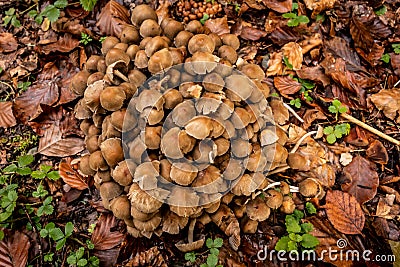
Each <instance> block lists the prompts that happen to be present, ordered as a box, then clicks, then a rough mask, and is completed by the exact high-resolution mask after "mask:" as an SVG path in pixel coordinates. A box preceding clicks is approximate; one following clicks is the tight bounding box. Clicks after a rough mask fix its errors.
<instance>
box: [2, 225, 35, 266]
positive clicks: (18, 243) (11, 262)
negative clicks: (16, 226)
mask: <svg viewBox="0 0 400 267" xmlns="http://www.w3.org/2000/svg"><path fill="white" fill-rule="evenodd" d="M4 232H5V237H4V239H3V240H2V241H0V265H1V266H2V267H25V266H26V264H27V261H28V252H29V247H30V246H31V243H30V242H29V238H28V237H27V236H26V235H25V234H23V233H21V232H11V231H9V230H4Z"/></svg>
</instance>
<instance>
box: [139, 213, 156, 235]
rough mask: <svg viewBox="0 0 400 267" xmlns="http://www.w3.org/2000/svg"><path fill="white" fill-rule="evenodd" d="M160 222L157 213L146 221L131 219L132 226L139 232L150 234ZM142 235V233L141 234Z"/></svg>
mask: <svg viewBox="0 0 400 267" xmlns="http://www.w3.org/2000/svg"><path fill="white" fill-rule="evenodd" d="M161 221H162V218H161V214H160V213H157V214H155V215H154V216H153V217H151V218H150V219H149V220H147V221H139V220H135V219H133V224H134V225H135V228H137V229H138V230H139V231H141V232H152V231H154V230H156V228H157V227H158V226H159V225H160V223H161ZM142 234H143V233H142Z"/></svg>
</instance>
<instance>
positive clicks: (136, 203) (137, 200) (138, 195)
mask: <svg viewBox="0 0 400 267" xmlns="http://www.w3.org/2000/svg"><path fill="white" fill-rule="evenodd" d="M128 197H129V200H130V201H131V205H132V207H135V208H136V209H138V210H139V211H141V212H143V213H153V212H156V211H158V209H159V208H161V206H162V204H163V203H162V202H161V201H159V200H158V199H155V198H153V197H152V196H151V195H150V194H148V193H146V191H143V190H142V189H141V188H140V187H139V185H138V184H137V183H133V184H132V185H131V187H130V189H129V193H128Z"/></svg>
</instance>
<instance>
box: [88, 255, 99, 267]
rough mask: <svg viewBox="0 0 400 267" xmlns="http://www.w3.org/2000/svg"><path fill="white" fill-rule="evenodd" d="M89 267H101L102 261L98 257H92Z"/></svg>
mask: <svg viewBox="0 0 400 267" xmlns="http://www.w3.org/2000/svg"><path fill="white" fill-rule="evenodd" d="M89 266H91V267H99V266H100V260H99V258H97V257H96V256H91V257H90V258H89Z"/></svg>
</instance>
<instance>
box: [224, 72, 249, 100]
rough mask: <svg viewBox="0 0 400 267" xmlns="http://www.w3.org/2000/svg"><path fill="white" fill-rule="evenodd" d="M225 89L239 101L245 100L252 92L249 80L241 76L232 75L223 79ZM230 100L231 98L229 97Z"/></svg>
mask: <svg viewBox="0 0 400 267" xmlns="http://www.w3.org/2000/svg"><path fill="white" fill-rule="evenodd" d="M225 87H226V88H227V89H226V91H227V93H228V91H229V92H232V93H233V94H234V95H236V96H238V97H239V98H240V100H239V101H242V100H246V99H247V98H249V97H250V95H251V94H252V92H253V90H254V85H253V84H252V82H251V80H250V79H249V78H247V77H245V76H243V75H238V74H232V75H230V76H228V77H226V78H225ZM229 98H230V99H232V97H229Z"/></svg>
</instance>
